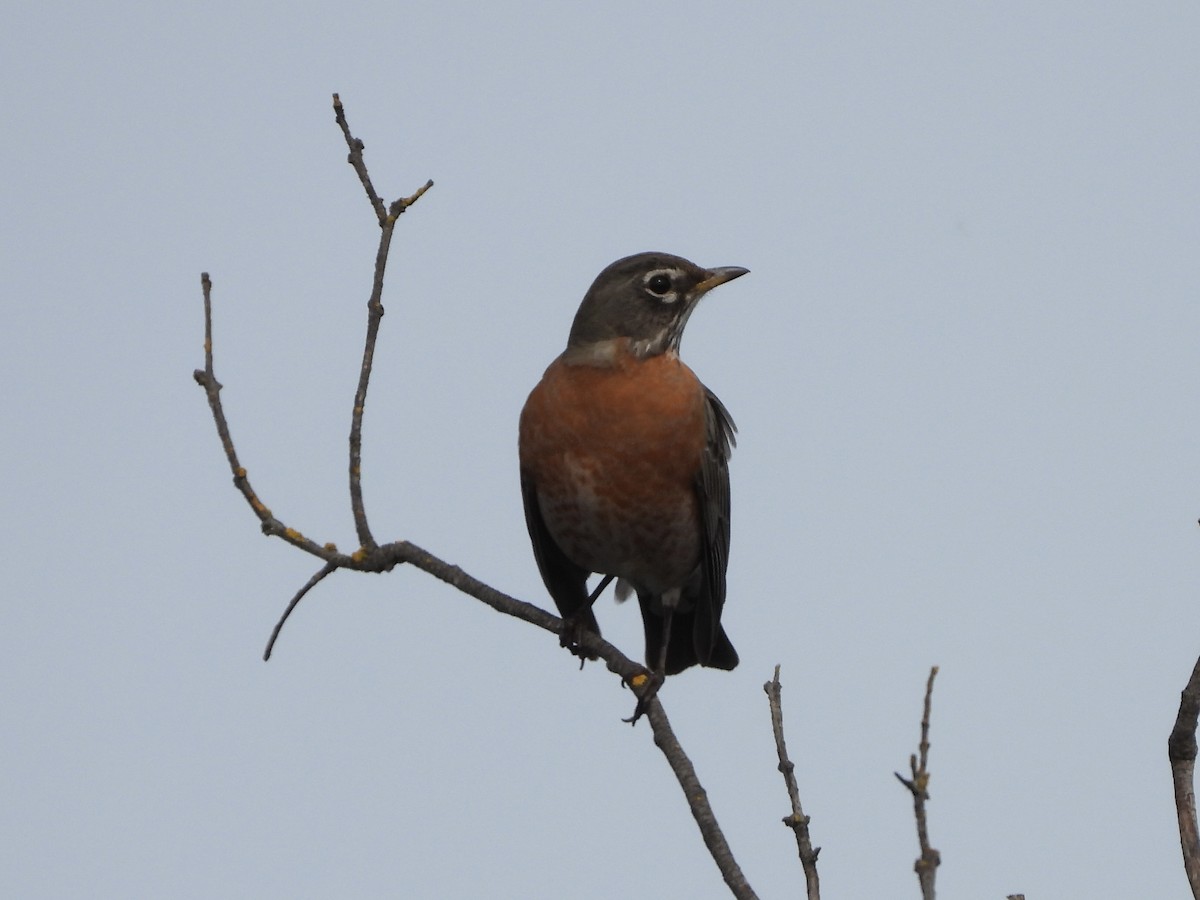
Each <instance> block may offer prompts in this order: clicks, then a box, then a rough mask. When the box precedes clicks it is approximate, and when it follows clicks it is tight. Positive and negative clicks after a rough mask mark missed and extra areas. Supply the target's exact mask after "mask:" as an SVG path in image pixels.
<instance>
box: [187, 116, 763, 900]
mask: <svg viewBox="0 0 1200 900" xmlns="http://www.w3.org/2000/svg"><path fill="white" fill-rule="evenodd" d="M333 105H334V113H335V117H336V119H337V123H338V125H339V127H340V128H341V130H342V134H343V136H344V137H345V139H346V144H347V146H348V147H349V148H350V155H349V162H350V165H351V166H352V167H353V168H354V171H355V172H356V173H357V174H358V177H359V181H360V182H361V183H362V186H363V189H364V191H365V192H366V194H367V198H368V200H369V201H370V203H371V207H372V209H373V210H374V212H375V215H376V218H377V219H378V221H379V226H380V230H381V234H380V240H379V248H378V250H377V252H376V257H375V277H374V281H373V284H372V291H371V298H370V300H369V301H368V325H367V339H366V345H365V348H364V352H363V362H362V369H361V373H360V377H359V384H358V389H357V391H356V392H355V398H354V407H353V414H352V418H351V430H350V494H351V507H352V509H353V511H354V523H355V528H356V530H357V532H358V538H359V545H360V546H359V548H358V550H356V551H355V552H354V553H352V554H349V555H347V554H344V553H341V552H339V551H338V549H337V547H336V546H335V545H334V544H332V543H327V544H318V543H317V542H316V541H313V540H311V539H310V538H307V537H305V536H304V535H303V534H301V533H300V532H299V531H298V530H296V529H294V528H291V527H289V526H287V525H285V524H284V523H283V522H281V521H280V520H279V519H276V518H275V516H274V515H273V514H272V513H271V510H270V509H269V508H267V506H266V505H265V504H264V503H263V502H262V501H261V500H260V499H259V497H258V495H257V494H256V493H255V492H254V490H253V489H252V488H251V487H250V482H249V479H248V478H247V476H246V470H245V469H244V468H243V467H242V466H241V464H240V463H239V461H238V458H237V452H236V450H235V449H234V445H233V439H232V437H231V436H230V431H229V426H228V423H227V421H226V418H225V411H224V409H223V408H222V404H221V397H220V391H221V384H220V382H218V381H217V379H216V375H215V374H214V371H213V359H212V346H213V341H212V319H213V317H212V296H211V295H212V282H211V281H210V279H209V277H208V275H207V274H204V275H202V276H201V285H202V287H203V291H204V334H205V344H204V348H205V351H204V357H205V358H204V363H205V365H204V369H203V370H200V369H197V370H196V372H195V373H194V377H195V379H196V382H197V383H198V384H200V386H201V387H203V388H204V391H205V394H206V396H207V398H208V403H209V408H210V409H211V410H212V415H213V421H214V422H215V424H216V427H217V433H218V435H219V436H220V439H221V445H222V447H223V448H224V450H225V456H226V459H227V460H228V462H229V465H230V468H231V469H232V471H233V475H234V485H235V486H236V487H237V488H238V490H239V491H241V493H242V496H243V497H245V499H246V502H247V503H248V504H249V505H250V508H251V509H252V510H253V511H254V514H255V515H256V516H257V517H258V519H259V522H260V525H261V528H262V531H263V533H264V534H266V535H268V536H273V537H279V538H282V539H283V540H285V541H287V542H288V543H290V544H292V545H293V546H295V547H298V548H299V549H301V550H303V551H304V552H306V553H309V554H311V555H313V556H315V557H317V558H318V559H321V560H322V561H323V562H324V565H323V566H322V568H321V569H320V570H319V571H318V572H317V573H316V574H315V575H314V576H313V577H312V578H310V579H309V581H308V583H307V584H305V586H304V587H302V588H301V589H300V590H299V591H297V593H296V594H295V596H293V598H292V600H291V602H290V603H289V604H288V607H287V609H286V610H285V611H284V613H283V615H282V616H281V617H280V619H279V622H278V623H277V624H276V626H275V630H274V632H273V633H272V635H271V639H270V642H269V643H268V645H267V650H266V653H264V659H265V658H269V657H270V655H271V651H272V649H273V647H274V643H275V640H276V639H277V637H278V635H279V632H280V630H281V629H282V627H283V624H284V622H286V621H287V618H288V616H289V615H291V613H292V611H293V610H294V609H295V608H296V606H297V604H299V602H300V600H301V599H303V597H304V596H305V594H307V593H308V591H309V590H311V589H312V588H313V587H315V586H316V585H317V584H318V583H319V582H320V581H322V580H323V579H324V578H326V577H327V576H328V575H330V574H332V573H333V572H334V571H336V570H338V569H353V570H355V571H359V572H387V571H390V570H391V569H393V568H394V567H395V566H397V565H400V564H402V563H408V564H410V565H413V566H415V567H416V568H418V569H421V570H422V571H424V572H427V573H429V574H430V575H433V576H434V577H435V578H438V579H440V580H442V581H444V582H446V583H447V584H449V585H451V586H453V587H455V588H457V589H458V590H460V591H462V592H463V593H465V594H468V595H469V596H471V597H474V598H476V599H477V600H480V601H481V602H483V603H485V604H487V605H488V606H490V607H492V608H493V609H495V610H497V611H498V612H501V613H504V614H505V615H509V616H513V617H514V618H518V619H521V620H523V621H526V622H529V623H531V624H533V625H536V626H537V627H539V628H543V629H545V630H546V631H549V632H552V633H553V634H555V635H556V636H557V635H559V634H560V633H561V630H562V621H561V620H560V619H559V618H558V617H556V616H553V615H551V614H550V613H548V612H546V611H545V610H543V609H541V608H539V607H537V606H534V605H533V604H532V603H526V602H524V601H522V600H517V599H516V598H514V597H510V596H508V595H507V594H504V593H502V592H500V591H498V590H496V589H495V588H493V587H491V586H489V585H487V584H484V583H483V582H481V581H479V580H478V579H476V578H473V577H471V576H470V575H468V574H467V573H466V572H464V571H463V570H462V569H460V568H458V567H457V566H454V565H451V564H450V563H447V562H445V561H443V560H440V559H438V558H437V557H435V556H433V555H432V554H430V553H428V552H426V551H425V550H423V549H421V548H420V547H418V546H416V545H415V544H412V543H410V542H408V541H396V542H393V543H390V544H384V545H382V546H380V545H377V544H376V543H375V541H374V539H373V537H372V536H371V532H370V528H369V527H368V525H367V518H366V511H365V507H364V505H363V502H362V482H361V464H362V457H361V446H362V416H363V409H364V406H365V403H366V394H367V385H368V383H369V381H370V375H371V367H372V361H373V358H374V350H375V342H376V338H377V336H378V331H379V323H380V320H381V319H382V317H383V305H382V302H381V297H382V294H383V276H384V271H385V269H386V266H387V256H388V249H389V247H390V246H391V240H392V234H393V231H394V228H395V223H396V219H397V218H398V217H399V216H400V215H401V214H402V213H403V212H404V211H405V210H406V209H408V207H410V206H412V205H413V204H414V203H416V202H417V200H419V199H420V198H421V197H422V196H423V195H424V194H425V192H426V191H427V190H429V188H430V187H432V186H433V182H432V181H428V182H426V183H425V184H424V185H423V186H422V187H421V188H419V189H418V190H417V191H416V192H415V193H413V194H412V195H411V196H410V197H406V198H403V199H400V200H396V201H394V202H393V203H392V204H391V205H390V206H387V207H386V208H385V205H384V203H383V201H382V200H381V199H380V197H379V194H378V193H377V192H376V191H375V188H374V185H373V184H372V183H371V178H370V175H369V174H368V172H367V167H366V163H365V162H364V160H363V155H362V151H363V146H364V145H363V142H362V141H360V140H358V139H357V138H355V137H354V136H353V135H352V134H351V132H350V127H349V124H348V123H347V121H346V116H345V110H344V109H343V107H342V103H341V100H340V99H339V98H338V96H337V95H336V94H335V95H334V97H333ZM578 643H579V646H580V647H581V649H583V650H585V651H589V652H590V653H591V654H594V655H595V656H596V657H598V658H600V659H603V660H604V662H605V664H606V666H607V667H608V669H609V671H611V672H614V673H615V674H617V675H619V676H620V677H621V680H622V681H623V682H624V683H625V684H628V685H629V686H630V687H631V688H632V690H633V692H634V693H635V694H636V695H637V697H638V699H639V706H638V708H639V709H641V708H643V706H644V707H645V708H646V710H647V713H648V718H649V719H650V723H651V728H652V730H653V733H654V741H655V744H656V745H657V746H658V747H659V749H660V750H661V751H662V753H663V755H664V756H665V757H666V758H667V762H668V763H669V764H670V766H671V768H672V770H673V771H674V772H675V775H676V777H677V778H678V780H679V783H680V786H681V787H682V788H683V791H684V795H685V797H686V798H687V801H688V805H689V807H690V808H691V810H692V815H693V816H694V817H695V819H696V823H697V824H698V825H699V827H700V833H701V835H702V837H703V839H704V842H705V844H706V846H708V848H709V851H710V853H711V854H712V856H713V859H714V860H715V861H716V863H717V866H718V868H719V869H720V871H721V874H722V876H723V877H724V878H725V882H726V884H727V885H728V886H729V888H730V890H731V891H732V892H733V894H734V895H735V896H736V897H739V898H744V900H746V898H754V897H755V896H756V895H755V894H754V892H753V890H752V889H751V888H750V886H749V885H748V884H747V883H746V879H745V877H744V876H743V874H742V872H741V869H740V868H739V867H738V865H737V862H736V861H735V860H734V858H733V854H732V853H731V851H730V850H729V845H728V844H727V843H726V841H725V838H724V835H723V834H722V833H721V830H720V827H719V826H718V825H717V821H716V818H715V816H714V815H713V812H712V809H711V807H710V806H709V805H708V799H707V796H706V794H705V792H704V789H703V788H702V787H701V786H700V782H699V780H698V778H697V777H696V772H695V770H694V768H693V767H692V764H691V761H690V760H689V759H688V757H687V755H686V754H685V753H684V752H683V749H682V747H680V745H679V742H678V740H677V739H676V738H675V735H674V733H673V732H672V730H671V726H670V723H669V721H668V720H667V716H666V712H665V711H664V710H663V708H662V704H661V703H659V702H658V700H657V699H653V698H652V696H651V694H650V693H649V692H650V691H652V690H653V689H654V688H655V687H656V683H655V682H654V680H653V679H651V678H649V677H648V673H647V671H646V669H645V668H644V667H643V666H641V665H639V664H638V663H635V662H633V661H632V660H631V659H629V658H628V657H626V656H625V655H624V654H623V653H622V652H621V651H620V650H618V649H617V648H616V647H614V646H613V645H612V644H609V643H608V642H607V641H605V640H603V639H601V638H600V637H598V636H596V635H594V634H591V633H585V634H582V635H581V636H580V638H579V641H578Z"/></svg>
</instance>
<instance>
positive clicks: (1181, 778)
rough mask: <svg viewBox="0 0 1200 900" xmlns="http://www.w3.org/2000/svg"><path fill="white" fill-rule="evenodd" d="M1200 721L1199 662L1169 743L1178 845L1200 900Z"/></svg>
mask: <svg viewBox="0 0 1200 900" xmlns="http://www.w3.org/2000/svg"><path fill="white" fill-rule="evenodd" d="M1198 719H1200V659H1198V660H1196V665H1195V666H1194V667H1193V669H1192V677H1191V678H1189V679H1188V682H1187V685H1186V686H1185V687H1184V689H1183V691H1182V692H1181V694H1180V697H1179V712H1178V713H1177V714H1176V716H1175V727H1174V728H1172V729H1171V736H1170V738H1169V739H1168V740H1167V757H1168V758H1169V759H1170V760H1171V780H1172V781H1173V782H1174V784H1175V816H1176V818H1177V819H1178V821H1179V846H1180V848H1181V849H1182V850H1183V869H1184V871H1185V872H1186V873H1187V879H1188V884H1189V885H1191V888H1192V896H1193V897H1196V898H1198V900H1200V834H1198V831H1197V827H1196V788H1195V781H1194V777H1195V769H1196V723H1197V720H1198Z"/></svg>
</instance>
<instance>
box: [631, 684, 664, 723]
mask: <svg viewBox="0 0 1200 900" xmlns="http://www.w3.org/2000/svg"><path fill="white" fill-rule="evenodd" d="M665 680H666V678H665V676H664V675H663V673H662V672H642V673H640V674H638V675H634V676H633V678H631V679H630V681H629V686H630V687H631V688H632V689H633V692H634V693H635V694H637V698H638V701H637V706H635V707H634V708H633V715H632V716H630V717H629V718H628V719H622V720H621V721H622V722H628V723H629V724H630V725H636V724H637V721H638V719H640V718H641V717H642V716H644V715H645V714H646V710H648V709H649V708H650V703H651V701H653V700H654V698H655V697H657V696H658V689H659V688H661V687H662V686H663V682H664V681H665Z"/></svg>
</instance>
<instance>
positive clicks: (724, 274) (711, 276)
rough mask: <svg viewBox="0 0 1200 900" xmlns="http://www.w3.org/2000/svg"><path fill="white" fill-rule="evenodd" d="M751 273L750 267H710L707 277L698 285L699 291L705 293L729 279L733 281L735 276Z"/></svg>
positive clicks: (739, 276)
mask: <svg viewBox="0 0 1200 900" xmlns="http://www.w3.org/2000/svg"><path fill="white" fill-rule="evenodd" d="M749 273H750V270H749V269H745V268H742V267H741V266H718V267H717V268H715V269H708V270H707V272H706V274H707V277H706V278H705V279H704V280H703V281H702V282H700V284H698V285H696V287H697V291H698V293H700V294H705V293H707V292H708V291H711V290H712V289H713V288H715V287H717V286H718V285H722V284H724V283H725V282H727V281H733V279H735V278H741V277H742V276H743V275H748V274H749Z"/></svg>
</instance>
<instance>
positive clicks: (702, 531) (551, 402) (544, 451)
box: [519, 253, 747, 718]
mask: <svg viewBox="0 0 1200 900" xmlns="http://www.w3.org/2000/svg"><path fill="white" fill-rule="evenodd" d="M746 272H747V270H746V269H743V268H739V267H736V266H729V267H724V268H717V269H704V268H701V267H700V266H698V265H696V264H695V263H692V262H689V261H688V260H686V259H683V258H681V257H678V256H671V255H670V254H666V253H639V254H637V255H635V256H628V257H626V258H624V259H619V260H617V261H616V262H615V263H613V264H612V265H610V266H609V267H608V268H606V269H605V270H604V271H603V272H601V273H600V274H599V275H598V276H597V277H596V280H595V281H594V282H593V283H592V286H591V288H590V289H589V290H588V292H587V294H586V295H585V296H584V298H583V302H582V303H581V304H580V306H579V311H578V312H577V313H576V314H575V321H574V324H573V325H572V326H571V333H570V337H569V338H568V340H567V349H566V350H564V351H563V353H562V354H561V355H560V356H559V357H558V358H557V359H556V360H554V362H552V363H551V364H550V367H549V368H548V369H546V373H545V374H544V375H543V376H542V380H541V382H539V383H538V385H537V387H535V388H534V389H533V392H532V393H531V394H530V395H529V399H528V400H527V401H526V403H525V408H524V409H523V410H522V412H521V424H520V441H519V449H520V461H521V491H522V494H523V497H524V501H525V523H526V525H527V526H528V528H529V536H530V539H531V540H532V542H533V552H534V556H535V557H536V559H537V564H538V568H539V569H540V570H541V575H542V580H543V581H544V582H545V583H546V588H547V590H549V592H550V595H551V596H552V597H553V598H554V602H555V604H556V605H557V606H558V609H559V612H560V613H561V614H562V616H563V633H562V640H563V644H564V646H568V647H570V648H571V649H572V651H573V652H575V653H577V655H580V656H581V657H582V656H586V655H587V654H586V653H585V652H583V651H582V650H581V648H580V647H579V646H578V644H577V641H578V640H579V637H580V635H581V633H582V632H585V631H591V632H594V633H596V634H599V633H600V629H599V626H598V625H597V624H596V617H595V615H594V614H593V612H592V605H593V603H594V602H595V600H596V597H597V596H599V594H600V592H601V591H602V590H603V589H604V588H605V587H606V586H607V585H608V583H609V582H610V581H612V580H613V579H614V578H615V579H617V588H616V594H617V599H618V600H623V599H625V597H627V596H628V595H629V593H630V592H631V591H636V592H637V597H638V604H639V605H640V607H641V612H642V622H643V625H644V628H645V635H646V664H647V666H648V667H650V669H652V670H653V671H654V672H655V674H656V675H657V676H658V678H659V681H660V682H661V677H662V676H663V675H674V674H676V673H678V672H682V671H683V670H684V669H686V668H688V667H689V666H693V665H696V664H699V665H701V666H710V667H713V668H717V669H732V668H733V667H734V666H736V665H737V663H738V655H737V652H736V651H735V650H734V649H733V645H732V644H731V643H730V642H729V638H728V637H727V636H726V634H725V630H724V629H723V628H722V627H721V610H722V608H723V606H724V605H725V568H726V564H727V562H728V559H729V455H730V451H731V449H732V446H733V443H734V431H735V428H734V424H733V419H732V418H730V415H729V412H728V410H726V409H725V407H724V405H723V404H722V403H721V401H720V400H718V399H717V397H716V395H715V394H713V393H712V391H710V390H708V388H706V387H705V386H704V385H703V384H701V382H700V380H699V379H698V378H697V377H696V375H695V374H694V373H693V372H692V370H691V369H689V368H688V367H687V366H686V365H684V363H683V362H682V360H680V358H679V341H680V338H681V337H682V335H683V329H684V326H685V325H686V324H687V321H688V317H689V316H690V315H691V314H692V311H693V310H694V309H695V308H696V304H697V303H699V301H700V298H701V297H703V296H704V295H705V294H706V293H708V292H709V291H710V290H712V289H713V288H715V287H717V286H718V285H721V284H724V283H725V282H727V281H732V280H733V279H734V278H738V277H740V276H742V275H745V274H746ZM592 573H598V574H600V575H602V576H604V577H603V578H602V579H601V581H600V583H599V584H598V586H597V588H596V589H595V590H594V591H592V592H591V593H590V594H589V592H588V588H587V579H588V577H589V576H590V575H591V574H592ZM639 709H640V707H639ZM637 715H638V714H637V713H635V718H636V716H637Z"/></svg>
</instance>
